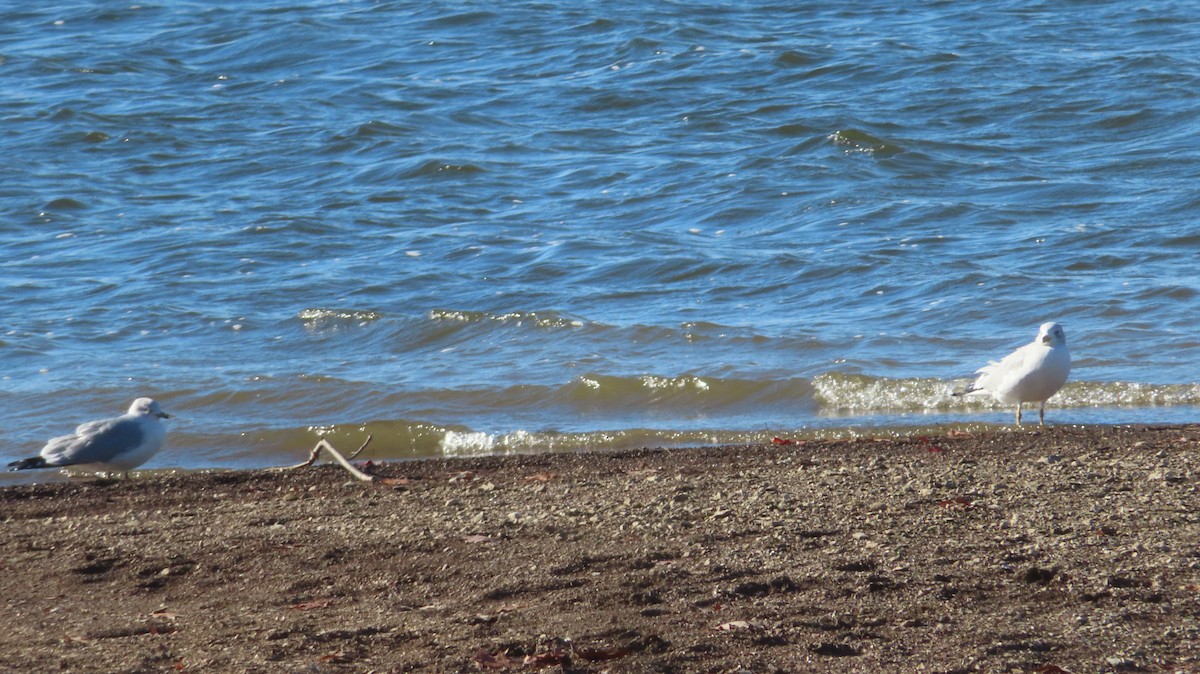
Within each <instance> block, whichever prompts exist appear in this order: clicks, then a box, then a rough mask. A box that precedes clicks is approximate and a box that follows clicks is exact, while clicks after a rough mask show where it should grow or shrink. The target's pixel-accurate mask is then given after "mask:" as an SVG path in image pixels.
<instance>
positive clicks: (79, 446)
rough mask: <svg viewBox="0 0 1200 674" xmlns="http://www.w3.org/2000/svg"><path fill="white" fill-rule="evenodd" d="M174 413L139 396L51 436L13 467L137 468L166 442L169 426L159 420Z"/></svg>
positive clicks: (126, 471) (21, 468)
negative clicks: (122, 408)
mask: <svg viewBox="0 0 1200 674" xmlns="http://www.w3.org/2000/svg"><path fill="white" fill-rule="evenodd" d="M170 416H171V415H169V414H167V413H166V412H164V411H162V410H161V409H159V407H158V403H156V402H154V401H153V400H151V399H150V398H138V399H137V400H135V401H133V404H132V405H130V406H129V411H128V412H126V413H125V414H123V415H121V416H119V417H114V418H112V419H102V420H100V421H89V422H87V423H86V424H82V425H80V426H79V428H76V429H75V433H74V434H72V435H63V436H60V437H57V438H51V440H50V441H49V442H47V443H46V446H45V447H43V448H42V453H41V454H40V455H39V456H34V457H30V458H28V459H21V460H20V461H13V462H12V463H10V464H8V469H9V470H26V469H29V468H59V467H66V466H74V467H76V468H80V469H83V470H92V471H124V472H125V473H127V474H128V472H129V471H130V470H131V469H133V468H136V467H138V466H140V465H142V464H143V463H146V461H149V460H150V457H152V456H154V455H155V454H156V453H157V452H158V450H159V449H161V448H162V446H163V440H165V439H166V436H167V429H166V428H165V427H164V426H163V425H162V423H161V422H159V419H166V418H168V417H170Z"/></svg>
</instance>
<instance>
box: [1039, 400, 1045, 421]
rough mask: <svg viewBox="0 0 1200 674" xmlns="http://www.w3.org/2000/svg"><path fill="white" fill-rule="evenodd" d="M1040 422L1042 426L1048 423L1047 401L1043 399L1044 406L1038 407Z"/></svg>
mask: <svg viewBox="0 0 1200 674" xmlns="http://www.w3.org/2000/svg"><path fill="white" fill-rule="evenodd" d="M1038 423H1039V424H1041V425H1042V426H1045V425H1046V401H1045V400H1043V401H1042V406H1041V407H1039V408H1038Z"/></svg>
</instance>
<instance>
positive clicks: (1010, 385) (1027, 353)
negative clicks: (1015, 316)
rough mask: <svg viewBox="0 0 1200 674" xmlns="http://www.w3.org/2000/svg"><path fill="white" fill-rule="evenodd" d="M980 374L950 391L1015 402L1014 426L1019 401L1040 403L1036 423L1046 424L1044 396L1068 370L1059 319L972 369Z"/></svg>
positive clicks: (1058, 385) (1057, 386)
mask: <svg viewBox="0 0 1200 674" xmlns="http://www.w3.org/2000/svg"><path fill="white" fill-rule="evenodd" d="M975 372H976V373H977V374H978V375H979V377H978V378H976V379H975V383H973V384H971V385H970V386H968V387H967V388H966V390H963V391H956V392H955V393H954V394H953V395H956V396H962V395H988V394H991V396H992V397H993V398H995V399H996V400H999V401H1000V402H1002V403H1006V404H1009V405H1013V404H1015V405H1016V406H1017V426H1020V425H1021V405H1023V404H1024V403H1041V405H1040V407H1038V423H1040V424H1041V425H1043V426H1045V425H1046V399H1047V398H1049V397H1050V396H1052V395H1054V394H1055V393H1057V392H1058V389H1060V388H1062V385H1063V384H1065V383H1066V381H1067V375H1068V374H1070V373H1071V354H1070V352H1068V351H1067V336H1066V333H1064V332H1063V329H1062V326H1061V325H1059V324H1058V323H1054V322H1050V323H1042V325H1041V327H1039V328H1038V334H1037V338H1036V339H1034V340H1033V342H1031V343H1029V344H1026V345H1025V346H1022V347H1021V348H1019V349H1017V350H1016V351H1013V352H1012V353H1010V354H1008V355H1007V356H1005V357H1004V360H1002V361H1000V362H999V363H997V362H995V361H991V362H989V363H988V364H987V365H985V366H983V367H981V368H979V369H978V370H976V371H975Z"/></svg>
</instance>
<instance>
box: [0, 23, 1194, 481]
mask: <svg viewBox="0 0 1200 674" xmlns="http://www.w3.org/2000/svg"><path fill="white" fill-rule="evenodd" d="M0 25H2V26H4V27H5V28H4V31H3V32H2V33H0V77H3V82H4V87H3V89H2V90H0V150H2V155H0V156H3V158H4V161H3V162H2V163H0V214H2V216H3V219H2V221H0V250H2V251H3V252H2V255H0V265H2V266H0V283H2V292H0V302H2V304H0V309H2V311H0V316H2V317H3V319H2V321H3V329H2V332H0V372H2V374H3V384H4V386H3V391H2V392H0V402H2V403H3V404H2V405H0V432H2V437H3V439H4V441H5V444H6V446H7V447H8V448H9V450H8V453H9V454H10V455H11V458H17V457H18V456H22V455H28V454H32V453H35V452H36V451H37V449H38V448H39V447H40V445H41V443H42V441H44V440H45V439H46V438H47V437H49V436H50V435H54V434H59V433H62V432H66V431H67V430H69V429H70V428H72V427H73V426H74V425H75V424H77V423H78V422H80V421H83V420H85V419H89V418H95V417H98V416H106V415H110V414H116V413H119V412H121V411H123V409H124V408H125V407H126V406H127V405H128V403H129V401H130V400H132V399H133V398H134V397H136V396H138V395H152V396H154V397H156V398H158V399H159V400H160V401H161V402H162V403H163V405H164V407H165V408H167V409H168V410H170V411H173V412H174V413H175V414H176V419H174V420H172V421H171V422H170V423H171V433H170V436H169V447H168V449H167V450H165V451H164V452H163V453H162V454H161V455H160V456H159V457H158V458H156V459H155V460H154V461H153V462H152V463H151V464H149V465H148V467H168V466H181V467H191V468H195V467H209V466H235V467H237V466H257V465H266V464H274V463H282V462H286V461H291V460H293V459H296V458H302V457H303V456H304V453H305V452H306V450H307V449H308V448H309V447H310V446H311V445H312V444H313V442H314V441H315V439H316V437H317V436H318V435H319V434H321V433H332V434H333V435H334V437H335V438H336V439H338V441H339V442H341V443H344V444H346V445H351V444H357V441H358V439H360V438H361V437H362V435H363V429H364V428H365V429H366V430H369V431H371V432H373V433H374V434H375V436H376V450H377V452H376V453H377V455H382V456H390V457H402V456H427V455H438V454H443V453H451V454H452V453H473V452H503V451H513V450H520V451H531V450H543V449H553V450H587V449H594V448H609V447H625V446H634V445H636V446H641V445H643V444H651V445H659V444H687V443H699V442H712V441H719V442H736V441H743V440H761V439H768V440H769V439H770V438H771V437H772V436H774V435H781V434H788V435H797V434H804V433H852V432H862V430H863V429H864V428H866V429H868V432H878V429H879V428H880V427H883V428H892V427H897V426H899V427H914V426H916V427H924V426H932V425H940V424H951V423H954V424H958V423H1005V422H1007V421H1008V420H1009V418H1010V414H1011V411H1009V410H1005V409H999V408H994V407H993V406H991V405H988V404H984V403H973V404H971V405H966V404H963V403H962V402H961V401H958V400H957V399H951V398H949V397H948V396H947V395H946V392H947V390H948V389H949V388H950V387H951V386H952V384H953V382H954V380H956V379H960V378H962V377H965V376H968V375H969V374H970V373H971V372H972V371H973V370H974V369H975V368H976V367H978V366H980V365H982V364H983V363H984V362H986V361H987V359H989V358H996V357H999V356H1002V355H1004V353H1006V352H1007V351H1008V350H1010V349H1012V348H1014V347H1016V346H1018V345H1020V344H1022V343H1025V342H1027V341H1029V340H1031V339H1032V338H1033V336H1034V333H1035V331H1036V329H1037V326H1038V324H1039V323H1041V322H1043V321H1046V320H1059V321H1061V322H1063V323H1064V324H1065V325H1066V328H1067V334H1068V340H1069V343H1070V345H1071V349H1072V353H1073V355H1074V357H1075V369H1074V371H1073V373H1072V381H1071V383H1070V384H1069V386H1068V388H1067V389H1065V390H1064V392H1063V393H1061V394H1060V395H1059V396H1058V397H1057V398H1056V399H1054V400H1053V401H1052V403H1051V404H1052V408H1053V409H1052V410H1051V411H1050V412H1049V413H1048V416H1049V418H1050V419H1051V420H1052V421H1056V422H1060V423H1137V422H1162V421H1192V420H1195V419H1196V416H1197V414H1196V413H1197V405H1200V385H1197V383H1196V382H1197V374H1196V373H1197V372H1198V371H1200V332H1198V330H1197V323H1196V316H1197V308H1198V306H1200V298H1198V291H1200V276H1198V274H1197V272H1196V268H1197V260H1198V253H1200V228H1197V226H1196V224H1195V221H1196V214H1197V212H1198V211H1200V208H1198V206H1200V204H1198V201H1200V192H1198V190H1197V188H1196V184H1197V181H1196V178H1197V176H1200V6H1198V5H1193V4H1189V3H1178V4H1171V3H1151V4H1149V5H1140V6H1139V5H1133V4H1131V3H1123V2H1087V3H1079V2H1040V3H1039V2H1002V3H995V2H986V3H985V2H973V1H968V2H918V3H906V4H903V5H901V6H897V5H896V4H895V3H883V2H878V3H874V2H863V3H853V4H852V5H851V6H846V5H845V4H844V3H795V2H788V3H767V4H758V5H752V4H751V3H741V2H710V3H701V4H696V3H675V2H650V3H645V2H638V3H632V2H621V1H618V2H609V3H531V2H517V3H508V4H500V5H498V4H495V3H473V2H458V3H454V2H451V3H425V2H420V3H417V2H382V3H372V2H353V1H351V2H315V3H306V4H287V3H283V4H278V3H266V2H257V1H253V0H252V1H248V2H240V3H233V4H232V5H231V6H229V7H218V6H214V5H212V4H209V3H194V2H168V3H162V4H153V3H150V4H141V5H133V4H128V3H107V2H100V3H90V2H89V3H56V4H55V6H54V7H46V8H42V7H39V6H37V5H32V6H30V5H22V6H19V7H14V6H9V5H6V6H5V7H4V8H0ZM1064 407H1065V409H1063V408H1064ZM871 429H874V430H871Z"/></svg>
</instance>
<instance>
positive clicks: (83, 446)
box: [42, 418, 145, 466]
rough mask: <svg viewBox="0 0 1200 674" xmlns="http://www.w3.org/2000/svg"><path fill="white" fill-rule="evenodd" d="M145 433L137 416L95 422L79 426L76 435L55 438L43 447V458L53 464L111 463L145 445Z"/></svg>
mask: <svg viewBox="0 0 1200 674" xmlns="http://www.w3.org/2000/svg"><path fill="white" fill-rule="evenodd" d="M144 436H145V434H144V433H143V432H142V426H141V424H139V423H138V421H137V420H136V419H123V418H117V419H107V420H105V421H93V422H90V423H86V424H83V425H81V426H80V427H79V428H77V429H75V434H74V435H63V436H60V437H57V438H53V439H51V440H50V442H48V443H46V446H45V447H44V448H43V449H42V458H44V459H46V463H47V464H49V465H51V466H73V465H76V464H89V463H107V462H109V461H111V460H112V459H113V458H114V457H116V456H117V455H119V454H121V453H122V452H126V451H129V450H131V449H134V448H135V447H137V446H138V445H140V444H142V440H143V438H144Z"/></svg>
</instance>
